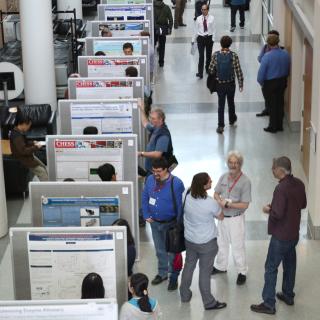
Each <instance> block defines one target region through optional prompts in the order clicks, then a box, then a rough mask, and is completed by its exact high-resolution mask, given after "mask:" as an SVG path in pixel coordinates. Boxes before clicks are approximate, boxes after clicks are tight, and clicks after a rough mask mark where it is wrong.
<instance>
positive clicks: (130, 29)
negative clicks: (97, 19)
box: [99, 21, 149, 37]
mask: <svg viewBox="0 0 320 320" xmlns="http://www.w3.org/2000/svg"><path fill="white" fill-rule="evenodd" d="M145 27H146V28H148V27H149V23H148V22H145V23H144V22H132V23H127V22H126V23H121V22H120V21H119V22H108V23H101V24H100V25H99V30H100V33H99V35H101V31H102V30H104V31H110V32H111V33H112V36H113V37H130V36H139V35H140V32H141V31H143V30H144V28H145Z"/></svg>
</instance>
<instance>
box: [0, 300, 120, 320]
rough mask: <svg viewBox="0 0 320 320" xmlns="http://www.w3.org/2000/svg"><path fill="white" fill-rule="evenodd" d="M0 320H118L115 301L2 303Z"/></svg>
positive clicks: (0, 303) (28, 301)
mask: <svg viewBox="0 0 320 320" xmlns="http://www.w3.org/2000/svg"><path fill="white" fill-rule="evenodd" d="M0 309H1V313H0V320H39V319H55V320H65V319H77V320H87V319H89V318H90V319H92V320H105V319H109V320H117V319H118V306H117V302H116V300H115V299H90V300H41V302H39V301H32V300H27V301H22V300H19V301H0Z"/></svg>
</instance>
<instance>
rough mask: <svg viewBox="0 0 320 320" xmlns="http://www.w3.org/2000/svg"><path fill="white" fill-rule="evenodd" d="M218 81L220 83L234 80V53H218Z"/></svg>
mask: <svg viewBox="0 0 320 320" xmlns="http://www.w3.org/2000/svg"><path fill="white" fill-rule="evenodd" d="M216 67H217V79H218V80H219V81H232V80H234V73H233V61H232V53H231V51H229V52H228V53H227V54H224V53H221V52H218V54H217V66H216Z"/></svg>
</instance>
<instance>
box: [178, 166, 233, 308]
mask: <svg viewBox="0 0 320 320" xmlns="http://www.w3.org/2000/svg"><path fill="white" fill-rule="evenodd" d="M211 184H212V180H211V178H210V176H209V175H208V174H207V173H206V172H201V173H198V174H196V175H195V176H194V177H193V179H192V184H191V187H190V189H189V191H188V193H187V194H186V196H185V205H184V218H183V220H184V237H185V244H186V261H185V265H184V269H183V272H182V278H181V286H180V296H181V301H182V302H189V301H190V300H191V297H192V291H191V290H190V286H191V282H192V276H193V272H194V269H195V267H196V265H197V262H198V260H199V288H200V293H201V297H202V302H203V305H204V308H205V309H206V310H212V309H222V308H225V307H226V306H227V304H226V303H224V302H219V301H217V300H216V299H215V298H214V296H213V295H212V293H211V285H210V277H211V270H212V264H213V261H214V257H215V256H216V254H217V251H218V246H217V235H218V233H217V227H216V224H215V221H214V220H215V218H216V219H223V212H222V211H221V208H220V206H219V204H218V203H217V202H216V201H215V200H214V199H213V198H212V197H210V196H208V194H207V190H209V189H211Z"/></svg>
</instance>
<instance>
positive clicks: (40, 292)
mask: <svg viewBox="0 0 320 320" xmlns="http://www.w3.org/2000/svg"><path fill="white" fill-rule="evenodd" d="M27 242H28V260H29V273H30V286H31V299H32V300H50V299H80V298H81V284H82V280H83V279H84V277H85V276H86V275H87V274H88V273H90V272H96V273H98V274H99V275H100V276H101V277H102V279H103V283H104V287H105V292H106V293H105V297H106V298H116V297H117V290H116V276H115V275H116V257H115V239H114V234H113V233H111V232H107V231H105V232H101V233H70V234H67V233H61V234H57V233H43V234H39V233H31V232H29V233H28V234H27Z"/></svg>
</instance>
